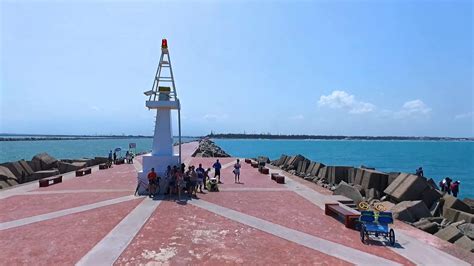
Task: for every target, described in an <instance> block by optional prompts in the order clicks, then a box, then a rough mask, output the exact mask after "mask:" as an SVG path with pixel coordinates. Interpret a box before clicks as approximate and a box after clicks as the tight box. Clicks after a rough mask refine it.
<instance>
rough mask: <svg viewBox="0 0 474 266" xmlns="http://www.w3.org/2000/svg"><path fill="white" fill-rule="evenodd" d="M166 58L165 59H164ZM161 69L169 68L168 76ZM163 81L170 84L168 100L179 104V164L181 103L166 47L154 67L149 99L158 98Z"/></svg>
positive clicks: (162, 49)
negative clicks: (154, 72) (156, 66)
mask: <svg viewBox="0 0 474 266" xmlns="http://www.w3.org/2000/svg"><path fill="white" fill-rule="evenodd" d="M165 59H166V60H165ZM163 69H169V76H162V75H163V73H162V72H163V71H162V70H163ZM163 83H165V84H167V85H171V86H169V87H171V91H170V95H169V96H170V101H177V102H178V104H179V107H178V142H179V163H180V164H181V104H180V102H179V99H178V94H177V92H176V85H175V82H174V75H173V68H172V66H171V57H170V54H169V51H168V48H164V47H162V48H161V56H160V62H159V63H158V68H157V69H156V74H155V79H154V80H153V85H152V87H151V91H150V92H151V93H150V95H149V99H148V100H149V101H158V100H159V87H160V85H162V84H163Z"/></svg>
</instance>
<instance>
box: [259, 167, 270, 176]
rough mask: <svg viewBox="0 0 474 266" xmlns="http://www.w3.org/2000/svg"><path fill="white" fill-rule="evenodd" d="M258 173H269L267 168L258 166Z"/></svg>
mask: <svg viewBox="0 0 474 266" xmlns="http://www.w3.org/2000/svg"><path fill="white" fill-rule="evenodd" d="M259 171H260V173H262V174H264V175H268V174H269V173H270V171H269V170H268V168H260V170H259Z"/></svg>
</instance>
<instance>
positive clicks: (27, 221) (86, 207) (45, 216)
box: [0, 196, 137, 231]
mask: <svg viewBox="0 0 474 266" xmlns="http://www.w3.org/2000/svg"><path fill="white" fill-rule="evenodd" d="M134 199H137V197H135V196H125V197H120V198H115V199H110V200H105V201H100V202H96V203H92V204H88V205H82V206H79V207H74V208H69V209H65V210H60V211H55V212H49V213H46V214H41V215H36V216H31V217H27V218H23V219H18V220H13V221H9V222H4V223H0V231H1V230H6V229H10V228H15V227H19V226H23V225H27V224H32V223H36V222H42V221H46V220H50V219H54V218H58V217H62V216H66V215H69V214H73V213H78V212H83V211H89V210H93V209H97V208H100V207H104V206H108V205H112V204H117V203H121V202H125V201H130V200H134Z"/></svg>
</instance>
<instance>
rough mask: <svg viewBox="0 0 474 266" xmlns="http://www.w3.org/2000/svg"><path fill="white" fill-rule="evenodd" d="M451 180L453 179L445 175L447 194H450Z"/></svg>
mask: <svg viewBox="0 0 474 266" xmlns="http://www.w3.org/2000/svg"><path fill="white" fill-rule="evenodd" d="M451 182H453V180H452V179H451V178H449V177H446V187H445V188H446V192H448V194H449V195H451Z"/></svg>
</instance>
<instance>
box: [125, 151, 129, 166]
mask: <svg viewBox="0 0 474 266" xmlns="http://www.w3.org/2000/svg"><path fill="white" fill-rule="evenodd" d="M125 163H130V152H128V151H127V152H126V153H125Z"/></svg>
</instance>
